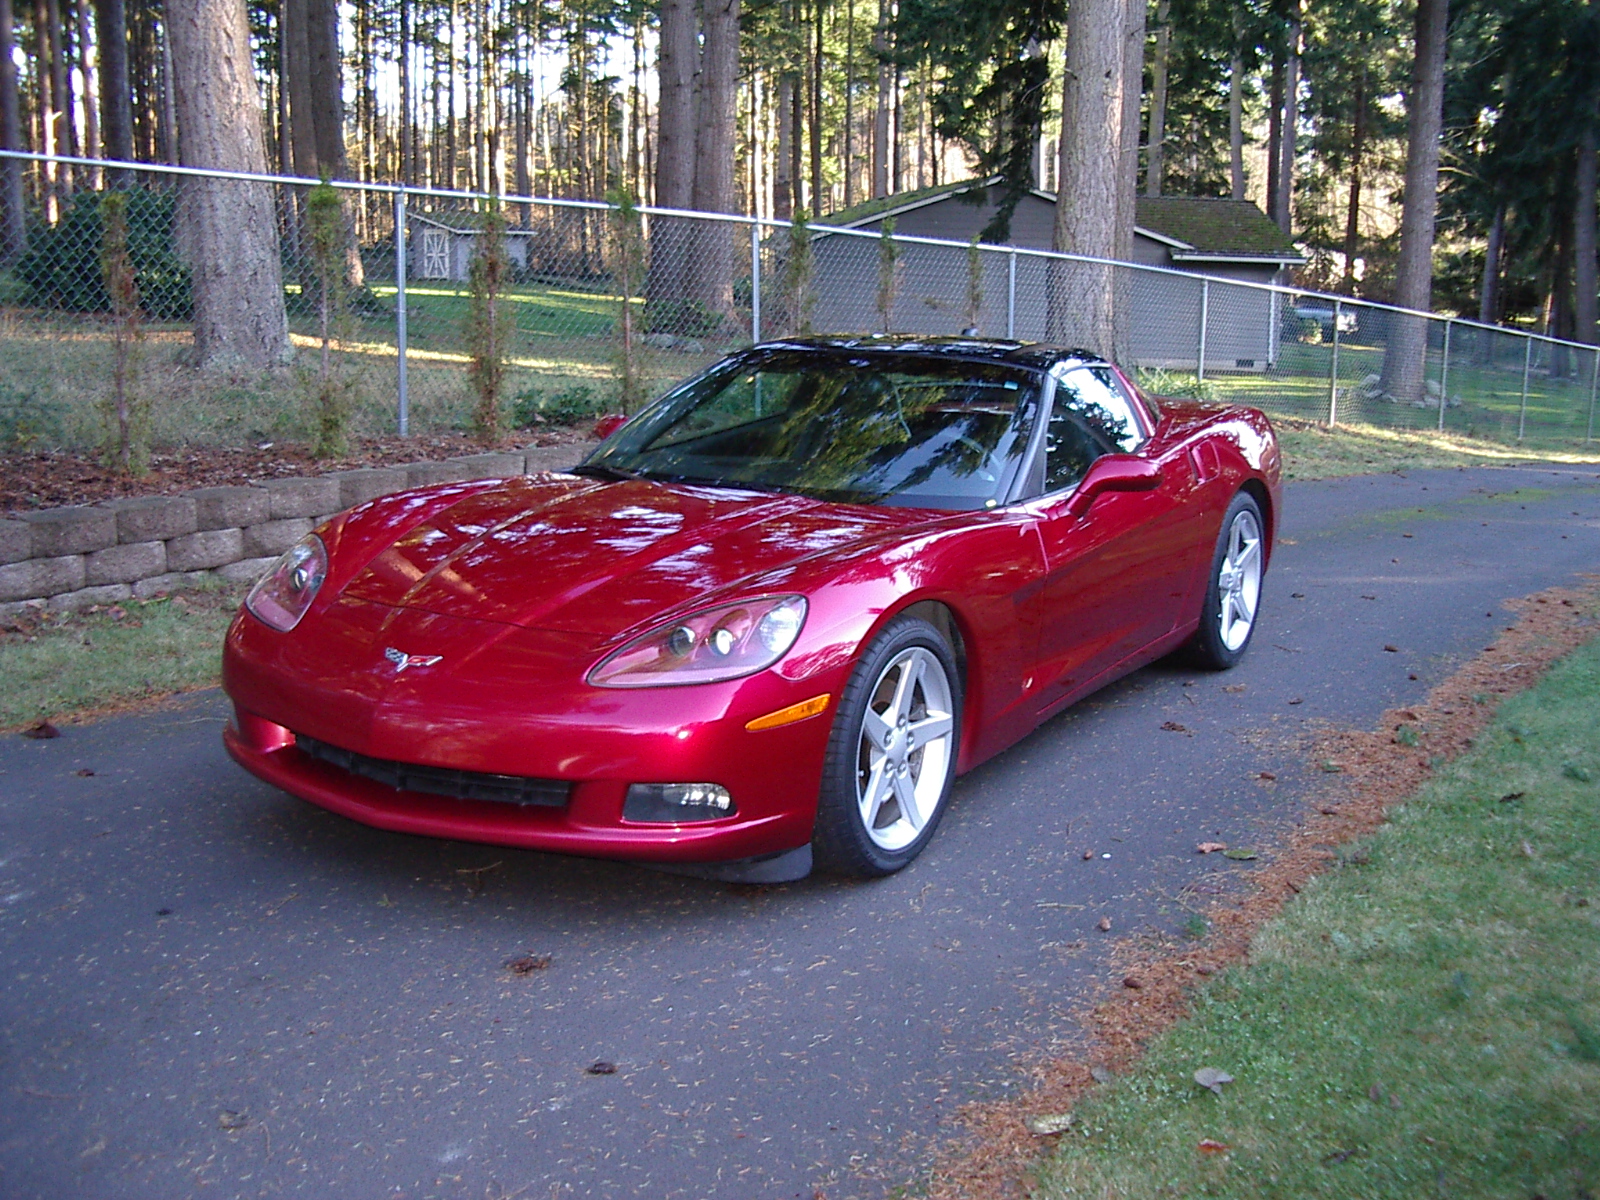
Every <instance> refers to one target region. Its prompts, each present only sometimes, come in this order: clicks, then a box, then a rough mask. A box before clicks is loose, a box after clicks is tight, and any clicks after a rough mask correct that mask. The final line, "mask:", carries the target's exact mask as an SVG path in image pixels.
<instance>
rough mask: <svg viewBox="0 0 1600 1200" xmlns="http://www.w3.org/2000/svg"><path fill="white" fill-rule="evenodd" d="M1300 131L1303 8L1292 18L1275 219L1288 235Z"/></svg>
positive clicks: (1296, 9) (1296, 10) (1297, 7)
mask: <svg viewBox="0 0 1600 1200" xmlns="http://www.w3.org/2000/svg"><path fill="white" fill-rule="evenodd" d="M1299 128H1300V6H1299V4H1298V3H1296V4H1295V6H1294V8H1293V9H1292V10H1291V12H1290V16H1289V52H1288V61H1287V62H1286V63H1285V64H1284V72H1283V126H1282V129H1283V133H1282V136H1281V137H1280V139H1279V142H1278V153H1279V162H1278V209H1277V211H1276V212H1275V213H1274V214H1273V218H1274V219H1275V220H1276V221H1277V222H1278V228H1279V229H1281V230H1283V232H1284V234H1285V235H1288V234H1290V233H1291V232H1292V229H1293V226H1294V152H1295V142H1296V140H1297V134H1298V132H1299Z"/></svg>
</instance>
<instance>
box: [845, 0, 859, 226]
mask: <svg viewBox="0 0 1600 1200" xmlns="http://www.w3.org/2000/svg"><path fill="white" fill-rule="evenodd" d="M855 74H856V4H855V0H845V6H844V206H845V207H846V208H849V207H850V206H851V205H853V204H854V203H855V202H856V78H855Z"/></svg>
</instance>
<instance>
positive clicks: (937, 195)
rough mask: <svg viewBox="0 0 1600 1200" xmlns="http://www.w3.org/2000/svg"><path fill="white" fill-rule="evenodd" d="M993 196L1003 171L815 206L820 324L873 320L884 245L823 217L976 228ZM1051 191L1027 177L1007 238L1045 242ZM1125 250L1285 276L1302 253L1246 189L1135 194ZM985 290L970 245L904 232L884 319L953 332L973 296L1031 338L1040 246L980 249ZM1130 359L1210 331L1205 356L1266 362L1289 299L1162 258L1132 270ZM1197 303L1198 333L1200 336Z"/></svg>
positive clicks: (984, 312)
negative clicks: (919, 241) (1208, 280)
mask: <svg viewBox="0 0 1600 1200" xmlns="http://www.w3.org/2000/svg"><path fill="white" fill-rule="evenodd" d="M999 197H1000V189H999V186H998V180H995V179H988V180H967V181H965V182H961V183H955V184H948V185H945V186H943V187H938V188H927V189H924V190H922V191H918V192H911V193H905V194H901V195H898V196H889V197H884V198H882V199H878V200H872V201H868V202H866V203H864V204H859V205H856V206H854V207H853V208H849V209H845V210H842V211H840V212H837V213H833V214H830V215H829V216H826V217H823V218H822V219H821V221H819V222H818V224H817V228H816V241H815V244H814V253H815V261H816V293H817V304H816V308H815V310H814V313H813V324H814V325H815V327H816V328H818V329H821V330H827V331H829V332H857V331H859V332H873V331H877V330H880V329H881V327H882V325H883V317H882V315H881V314H880V313H879V311H878V287H879V268H878V258H879V251H878V247H877V245H876V244H875V243H874V242H872V241H869V240H867V239H864V238H854V237H851V238H843V237H834V236H830V233H829V230H830V227H831V228H837V229H856V230H862V231H870V232H879V231H881V230H882V228H883V222H884V221H885V220H886V219H888V218H890V217H893V218H894V221H895V233H896V234H900V235H905V236H911V237H924V238H938V239H942V240H948V241H955V242H970V241H971V239H973V238H974V237H976V236H978V235H979V233H981V232H982V230H983V229H984V228H985V227H986V226H987V225H988V223H989V220H990V218H991V217H992V216H993V215H994V210H995V205H996V203H997V202H998V200H999ZM1055 212H1056V197H1055V196H1054V195H1052V194H1051V193H1049V192H1044V191H1038V190H1035V191H1030V192H1028V193H1026V194H1025V195H1024V196H1023V197H1022V198H1021V200H1020V201H1019V202H1018V204H1017V208H1016V210H1015V212H1014V213H1013V214H1012V219H1011V239H1010V241H1009V242H1008V243H1007V245H1008V246H1015V247H1017V248H1019V249H1031V250H1048V249H1050V246H1051V241H1052V237H1053V233H1054V229H1055ZM1133 261H1134V262H1136V263H1140V264H1143V265H1146V266H1152V267H1164V268H1167V269H1168V270H1170V271H1179V272H1183V273H1185V274H1188V275H1206V276H1211V277H1213V278H1221V279H1237V280H1241V281H1244V282H1248V283H1282V282H1283V281H1284V279H1285V278H1286V275H1287V272H1288V269H1289V268H1291V267H1294V266H1297V265H1299V264H1301V263H1303V262H1304V261H1305V259H1304V257H1303V256H1302V255H1301V254H1300V253H1299V252H1298V251H1297V250H1296V249H1295V248H1294V246H1293V244H1292V243H1291V242H1290V241H1289V239H1288V238H1287V237H1286V236H1284V234H1283V232H1282V231H1281V230H1279V228H1278V227H1277V226H1276V225H1275V224H1273V222H1272V221H1270V220H1268V219H1267V217H1266V215H1265V214H1264V213H1262V211H1261V210H1260V209H1259V208H1257V207H1256V206H1255V205H1254V204H1252V203H1250V202H1249V201H1248V200H1217V199H1208V198H1202V197H1192V196H1159V197H1154V196H1141V197H1139V198H1138V200H1137V208H1136V215H1135V227H1134V247H1133ZM980 262H981V270H980V280H979V289H978V290H979V291H980V292H981V298H980V297H974V296H973V295H972V291H973V287H972V282H973V280H972V274H971V271H970V269H969V265H968V259H967V254H966V252H965V251H963V250H957V249H955V248H953V247H936V246H916V245H905V246H902V247H901V248H900V251H899V255H898V268H897V269H898V273H899V285H898V289H897V295H896V301H895V306H894V310H893V312H892V314H891V320H890V325H891V328H893V329H894V330H896V331H911V332H917V333H930V334H932V333H959V332H960V331H961V330H962V328H963V327H965V326H966V325H968V324H970V323H971V322H970V316H971V313H972V308H973V301H974V299H979V300H980V302H979V304H978V327H979V329H980V331H981V332H982V333H984V334H986V335H991V336H992V335H996V334H1004V333H1007V332H1009V333H1010V334H1011V335H1012V336H1015V337H1019V338H1023V339H1029V340H1039V339H1042V338H1043V337H1044V334H1045V314H1046V307H1047V295H1048V291H1047V285H1048V266H1047V260H1045V259H1043V258H1037V257H1034V256H1031V255H1015V256H1012V255H1008V254H1006V253H1004V251H1003V250H1001V249H985V250H983V251H981V257H980ZM1127 282H1128V284H1129V287H1128V297H1129V303H1130V305H1131V308H1132V312H1133V318H1132V321H1131V325H1130V341H1131V347H1130V349H1131V352H1132V357H1133V360H1134V362H1133V365H1136V366H1144V367H1181V368H1183V369H1193V367H1194V365H1195V363H1196V361H1197V360H1198V358H1199V355H1200V345H1201V343H1202V340H1203V341H1204V344H1205V363H1206V369H1207V370H1234V371H1241V370H1242V371H1251V370H1256V371H1259V370H1265V369H1266V368H1267V367H1268V366H1269V365H1271V364H1272V363H1273V362H1275V361H1276V360H1277V357H1278V348H1279V345H1280V337H1281V333H1280V325H1281V321H1282V318H1283V316H1284V313H1285V306H1284V304H1283V298H1282V296H1281V295H1280V294H1278V293H1276V292H1266V291H1261V290H1257V289H1255V288H1243V287H1228V286H1226V285H1215V284H1213V285H1210V286H1205V285H1202V283H1201V281H1200V280H1198V279H1184V278H1181V277H1179V276H1175V275H1170V274H1161V273H1156V272H1144V271H1133V272H1128V275H1127ZM1202 314H1204V316H1205V320H1204V326H1205V336H1204V338H1202V337H1201V326H1202Z"/></svg>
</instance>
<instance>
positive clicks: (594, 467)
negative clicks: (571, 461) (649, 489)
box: [567, 463, 647, 480]
mask: <svg viewBox="0 0 1600 1200" xmlns="http://www.w3.org/2000/svg"><path fill="white" fill-rule="evenodd" d="M567 473H568V474H569V475H588V476H591V477H592V478H595V479H612V480H617V479H645V478H647V476H645V475H644V474H643V473H642V472H639V471H631V470H629V469H628V468H627V467H614V466H612V465H611V464H610V463H579V464H578V465H577V466H575V467H573V468H572V469H571V470H570V471H568V472H567Z"/></svg>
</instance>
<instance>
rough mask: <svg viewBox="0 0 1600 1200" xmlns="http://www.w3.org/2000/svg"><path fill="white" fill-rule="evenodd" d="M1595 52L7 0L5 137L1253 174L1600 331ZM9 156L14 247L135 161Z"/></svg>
mask: <svg viewBox="0 0 1600 1200" xmlns="http://www.w3.org/2000/svg"><path fill="white" fill-rule="evenodd" d="M221 10H228V12H229V14H230V15H231V14H232V12H233V11H234V10H237V11H238V13H239V14H240V24H241V26H242V28H244V29H246V30H247V32H248V52H247V53H248V57H249V60H250V64H251V67H252V68H253V73H254V76H255V80H256V84H257V88H256V91H257V100H258V102H257V104H256V106H255V107H256V109H257V110H258V112H257V115H258V117H259V120H258V121H256V122H243V123H239V122H235V123H234V124H235V126H236V128H235V127H233V126H230V128H229V130H223V131H220V132H219V131H217V130H210V131H207V130H206V129H204V128H202V126H204V125H205V124H206V123H207V121H208V119H209V118H208V115H207V112H206V110H205V109H204V108H196V107H195V106H196V105H202V106H203V105H205V104H208V103H213V102H215V101H216V100H217V99H218V98H219V96H220V89H216V88H213V89H212V90H211V93H208V94H207V95H205V96H195V97H194V98H192V100H191V102H190V103H189V105H188V106H187V109H188V111H186V104H185V99H184V97H185V88H184V86H183V82H184V81H183V75H184V69H185V55H186V54H187V53H189V52H190V48H189V47H186V44H185V36H184V30H183V28H182V27H181V24H182V21H183V20H185V19H189V18H193V19H197V20H199V21H200V22H201V23H202V24H205V23H206V22H207V21H211V20H213V19H214V14H215V13H217V12H219V11H221ZM208 12H209V13H211V14H213V16H212V17H208V16H207V15H206V13H208ZM197 13H198V14H199V16H196V14H197ZM225 23H226V22H225ZM191 40H193V39H191ZM17 51H20V54H19V53H17ZM224 51H225V48H223V47H220V46H219V47H215V48H213V50H212V51H208V52H214V53H217V54H224V57H226V54H225V52H224ZM197 52H198V51H197ZM1597 64H1600V4H1597V3H1596V0H1455V2H1454V3H1452V4H1448V5H1447V3H1446V0H1152V2H1150V3H1149V4H1148V5H1147V4H1146V3H1145V0H1070V3H1068V0H742V2H741V0H342V2H341V0H136V2H132V3H130V2H128V0H0V146H3V147H9V148H17V149H28V150H36V151H47V152H55V153H58V154H63V155H81V156H86V157H107V158H119V159H133V160H139V161H149V162H178V161H180V160H183V161H198V160H196V159H194V158H193V156H192V154H184V153H183V150H184V143H185V139H191V140H194V141H204V140H206V139H213V140H214V139H217V138H223V139H227V138H232V137H257V138H259V144H260V157H259V158H257V157H256V156H255V155H253V154H250V153H236V154H233V155H232V156H231V157H229V161H231V162H238V163H244V162H259V164H260V165H262V166H265V167H268V168H270V169H273V170H278V171H282V172H285V173H292V174H295V175H299V176H305V177H315V176H317V175H321V174H327V175H329V176H331V177H333V178H336V179H338V178H344V179H356V180H366V181H384V182H392V181H403V182H406V183H410V184H416V185H419V186H433V187H443V188H465V189H473V190H477V191H483V192H495V193H511V194H517V195H545V196H557V197H577V198H586V199H603V198H605V197H606V196H607V195H608V194H610V195H616V194H619V193H626V194H628V195H630V196H633V197H636V198H638V199H639V200H640V201H641V202H644V203H653V204H660V205H665V206H669V207H684V208H697V209H704V210H712V211H728V212H744V213H754V214H756V215H759V216H763V217H775V218H778V219H789V218H791V217H792V216H793V215H794V214H796V213H797V212H799V211H801V210H805V211H806V212H809V213H810V214H811V215H812V216H813V217H815V216H818V215H822V214H826V213H829V212H833V211H837V210H839V209H841V208H847V207H851V206H853V205H857V204H859V203H861V202H863V201H866V200H871V199H874V198H878V197H883V196H886V195H890V194H894V193H898V192H903V191H909V190H914V189H918V188H924V187H929V186H933V185H938V184H942V183H947V182H950V181H952V180H956V179H961V178H966V177H969V176H974V175H978V176H987V175H995V176H999V177H1000V178H1001V179H1002V180H1003V181H1004V184H1005V190H1006V193H1007V194H1008V195H1011V196H1018V195H1020V194H1022V193H1023V192H1024V191H1025V190H1026V189H1028V188H1030V187H1043V188H1045V189H1047V190H1052V191H1054V190H1056V189H1058V188H1060V189H1061V190H1063V191H1064V193H1065V194H1066V195H1068V196H1071V197H1073V198H1074V203H1073V204H1072V205H1070V206H1065V205H1064V206H1062V210H1061V221H1060V224H1059V226H1058V230H1057V246H1058V248H1060V249H1068V250H1077V251H1083V252H1089V253H1096V254H1112V255H1115V254H1119V253H1125V252H1126V249H1127V246H1128V238H1129V237H1130V236H1131V232H1130V231H1131V207H1132V196H1133V190H1134V186H1135V180H1136V181H1137V187H1138V188H1139V190H1141V191H1143V192H1145V193H1148V194H1183V195H1197V196H1233V197H1236V198H1244V197H1248V198H1250V199H1254V200H1256V201H1257V202H1258V203H1259V204H1260V205H1261V206H1262V208H1263V210H1264V211H1266V212H1267V213H1268V214H1269V215H1270V216H1272V217H1273V218H1274V219H1275V220H1277V221H1278V222H1279V223H1280V225H1281V226H1282V227H1284V228H1285V229H1286V230H1289V231H1291V232H1292V234H1293V236H1294V237H1295V239H1296V240H1297V241H1298V242H1299V243H1301V244H1302V245H1303V246H1304V247H1305V248H1306V249H1307V251H1308V254H1309V256H1310V259H1311V263H1310V265H1309V266H1308V267H1307V268H1306V270H1305V272H1304V277H1303V279H1302V282H1303V283H1305V284H1306V285H1308V286H1315V287H1320V288H1325V289H1328V290H1335V291H1341V292H1344V293H1346V294H1350V295H1360V296H1365V297H1369V298H1374V299H1380V300H1397V301H1399V302H1401V303H1406V304H1410V305H1417V306H1425V305H1427V304H1428V303H1430V302H1431V303H1432V304H1433V305H1434V306H1435V307H1441V308H1446V309H1449V310H1452V311H1455V312H1457V313H1459V314H1461V315H1465V316H1470V317H1473V318H1476V319H1481V320H1484V321H1489V322H1503V321H1515V322H1518V323H1519V324H1521V325H1523V326H1524V327H1526V328H1537V329H1539V330H1540V331H1542V332H1549V333H1553V334H1556V335H1558V336H1563V337H1569V338H1576V339H1579V340H1584V341H1593V340H1594V329H1595V307H1596V280H1595V275H1596V251H1595V234H1594V228H1595V186H1596V185H1595V176H1596V170H1595V144H1596V130H1597V126H1600V70H1597V69H1596V67H1597ZM1114 66H1115V69H1114ZM1102 68H1104V69H1103V70H1102ZM1085 72H1089V73H1088V74H1085ZM213 93H215V94H213ZM189 112H193V113H194V115H193V116H190V117H189V126H190V127H186V122H185V117H186V116H188V115H189ZM1063 113H1065V114H1066V118H1067V119H1066V121H1065V122H1063ZM213 115H214V114H213ZM1063 125H1065V129H1064V128H1063ZM252 128H254V129H258V130H259V132H258V133H254V134H252V133H250V132H249V129H252ZM192 149H193V147H191V150H192ZM219 152H220V149H219ZM224 157H228V156H224ZM212 165H224V164H223V163H222V162H221V161H220V160H218V161H217V162H215V163H213V164H212ZM0 174H3V177H0V237H3V239H4V244H3V247H0V248H3V250H4V252H5V253H6V254H8V255H12V256H14V255H15V254H16V253H17V252H18V251H19V250H20V248H21V245H22V242H23V240H24V238H25V236H26V229H27V227H28V224H27V223H28V222H29V221H42V222H53V221H56V220H58V219H59V218H60V216H61V214H62V213H63V211H64V209H65V206H66V204H67V202H68V199H69V197H70V196H71V194H72V193H73V192H74V191H76V190H79V189H83V188H90V187H102V186H105V184H106V183H107V180H106V179H105V178H104V177H103V173H102V172H100V171H98V170H95V169H86V168H74V167H70V166H64V165H63V166H52V167H47V168H45V169H43V170H40V171H36V172H35V171H27V172H24V171H22V170H20V169H19V168H17V167H16V166H15V164H11V165H8V166H6V167H5V168H4V170H3V173H0ZM1435 181H1436V183H1435ZM110 182H113V183H114V182H116V181H114V180H113V181H110ZM1408 192H1409V193H1410V194H1409V196H1408V195H1407V193H1408ZM1435 196H1436V197H1437V200H1436V203H1435ZM374 211H376V210H374ZM353 215H354V217H355V219H356V221H357V226H358V232H363V233H366V232H369V231H368V230H366V229H365V228H364V227H363V223H364V222H366V221H367V220H369V218H370V216H371V214H369V213H367V212H360V213H355V214H353ZM1007 216H1008V210H1007V209H1006V208H1005V206H1002V208H1001V214H1000V216H999V217H998V218H997V220H996V221H995V223H994V224H993V225H992V226H991V228H990V229H989V230H988V232H987V235H986V236H987V237H988V238H989V239H990V240H995V241H1003V240H1005V238H1006V236H1007V233H1008V230H1007V228H1006V221H1007ZM1402 216H1403V217H1404V219H1402ZM1403 229H1404V230H1406V231H1407V232H1406V233H1405V235H1404V236H1403V235H1402V230H1403ZM1403 243H1408V244H1406V245H1403ZM717 253H718V251H717V248H716V247H710V248H708V249H707V250H706V252H705V253H704V254H700V255H696V256H691V261H690V262H689V264H688V266H687V267H686V268H685V269H686V270H690V271H692V272H697V273H698V278H699V282H698V283H695V282H693V281H684V280H679V281H676V282H675V283H674V282H671V281H663V280H661V279H655V280H652V281H651V283H650V284H649V286H650V288H651V289H652V290H653V291H659V290H660V289H661V288H663V287H666V286H671V287H679V286H681V287H687V288H690V289H691V290H696V289H698V291H700V292H706V291H707V290H708V289H709V290H710V291H711V292H715V291H716V289H717V288H718V287H721V288H724V289H725V288H726V287H728V286H729V284H728V270H727V269H726V267H725V266H724V265H723V264H722V263H721V262H719V261H717V260H716V254H717ZM708 254H709V255H710V256H711V257H710V258H709V259H708V258H707V257H706V255H708ZM1079 285H1080V286H1087V285H1086V284H1085V282H1084V281H1079ZM714 299H715V297H713V301H714ZM260 336H263V337H267V338H269V340H270V338H271V337H272V336H273V335H272V334H271V333H270V332H267V333H261V334H260Z"/></svg>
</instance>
